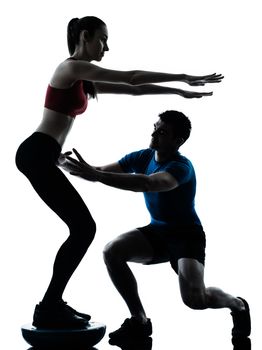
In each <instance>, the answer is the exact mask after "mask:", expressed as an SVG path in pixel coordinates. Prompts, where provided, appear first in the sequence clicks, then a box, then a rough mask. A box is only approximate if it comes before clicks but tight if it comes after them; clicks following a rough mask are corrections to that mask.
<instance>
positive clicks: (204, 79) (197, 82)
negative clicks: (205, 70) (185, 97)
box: [184, 73, 224, 86]
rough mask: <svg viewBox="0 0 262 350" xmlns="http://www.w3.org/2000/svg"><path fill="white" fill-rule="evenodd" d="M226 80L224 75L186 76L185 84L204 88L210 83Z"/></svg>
mask: <svg viewBox="0 0 262 350" xmlns="http://www.w3.org/2000/svg"><path fill="white" fill-rule="evenodd" d="M222 79H224V77H223V75H222V74H216V73H214V74H209V75H200V76H194V75H187V74H185V79H184V82H185V83H187V84H189V85H191V86H202V85H205V84H209V83H220V82H221V81H222Z"/></svg>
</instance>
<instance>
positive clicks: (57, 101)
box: [45, 80, 88, 118]
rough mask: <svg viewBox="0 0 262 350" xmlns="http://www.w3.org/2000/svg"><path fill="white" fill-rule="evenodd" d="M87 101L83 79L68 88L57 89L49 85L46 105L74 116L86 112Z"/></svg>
mask: <svg viewBox="0 0 262 350" xmlns="http://www.w3.org/2000/svg"><path fill="white" fill-rule="evenodd" d="M87 101H88V99H87V95H86V93H85V91H84V86H83V81H82V80H78V81H76V82H75V83H74V85H72V86H71V87H70V88H68V89H57V88H54V87H52V86H50V85H48V88H47V91H46V97H45V107H46V108H49V109H52V110H53V111H56V112H59V113H63V114H66V115H69V116H70V117H72V118H74V117H75V116H76V115H79V114H82V113H84V111H85V110H86V108H87Z"/></svg>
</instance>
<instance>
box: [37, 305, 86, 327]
mask: <svg viewBox="0 0 262 350" xmlns="http://www.w3.org/2000/svg"><path fill="white" fill-rule="evenodd" d="M73 310H74V309H72V308H71V307H70V306H68V305H66V303H64V302H58V303H56V304H49V305H48V304H43V303H39V304H37V305H36V307H35V311H34V316H33V326H35V327H37V328H54V329H59V328H60V329H61V328H68V329H79V328H85V327H86V326H87V325H88V320H87V319H85V318H83V317H80V316H78V315H76V314H75V313H74V312H73Z"/></svg>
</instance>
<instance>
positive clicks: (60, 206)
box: [16, 132, 96, 302]
mask: <svg viewBox="0 0 262 350" xmlns="http://www.w3.org/2000/svg"><path fill="white" fill-rule="evenodd" d="M60 152H61V147H60V145H59V144H58V143H57V142H56V140H55V139H53V138H52V137H51V136H48V135H46V134H43V133H39V132H35V133H33V134H32V135H31V136H30V137H29V138H28V139H26V140H25V141H24V142H23V143H22V144H21V145H20V147H19V148H18V150H17V153H16V165H17V168H18V169H19V170H20V171H21V172H22V173H23V174H24V175H25V176H26V177H27V178H28V180H29V181H30V182H31V184H32V186H33V188H34V189H35V191H36V192H37V193H38V195H39V196H40V197H41V198H42V200H43V201H44V202H45V203H46V204H47V205H48V206H49V207H50V208H51V209H52V210H53V211H54V212H55V213H56V214H57V215H58V216H59V217H60V218H61V219H62V220H63V221H64V222H65V223H66V224H67V226H68V228H69V237H68V238H67V240H66V241H65V242H64V243H63V245H62V246H61V247H60V249H59V251H58V253H57V256H56V259H55V262H54V268H53V276H52V279H51V282H50V285H49V287H48V289H47V291H46V294H45V296H44V299H43V301H46V302H55V301H57V300H59V299H61V298H62V295H63V292H64V289H65V287H66V285H67V283H68V281H69V279H70V277H71V276H72V274H73V272H74V271H75V269H76V268H77V266H78V264H79V263H80V261H81V260H82V258H83V256H84V255H85V253H86V251H87V249H88V247H89V246H90V244H91V243H92V241H93V239H94V236H95V231H96V225H95V222H94V220H93V218H92V216H91V214H90V212H89V210H88V208H87V206H86V205H85V203H84V201H83V200H82V198H81V197H80V195H79V194H78V192H77V191H76V190H75V188H74V187H73V186H72V185H71V183H70V182H69V180H68V179H67V177H66V176H65V175H64V174H63V172H62V171H61V170H60V169H59V168H58V167H57V165H56V162H57V159H58V157H59V154H60Z"/></svg>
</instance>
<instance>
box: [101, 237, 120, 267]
mask: <svg viewBox="0 0 262 350" xmlns="http://www.w3.org/2000/svg"><path fill="white" fill-rule="evenodd" d="M103 257H104V262H105V264H106V265H112V264H113V263H114V262H116V261H118V260H121V250H120V249H119V247H118V244H117V243H116V241H114V240H113V241H111V242H109V243H107V244H106V246H105V247H104V250H103Z"/></svg>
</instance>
